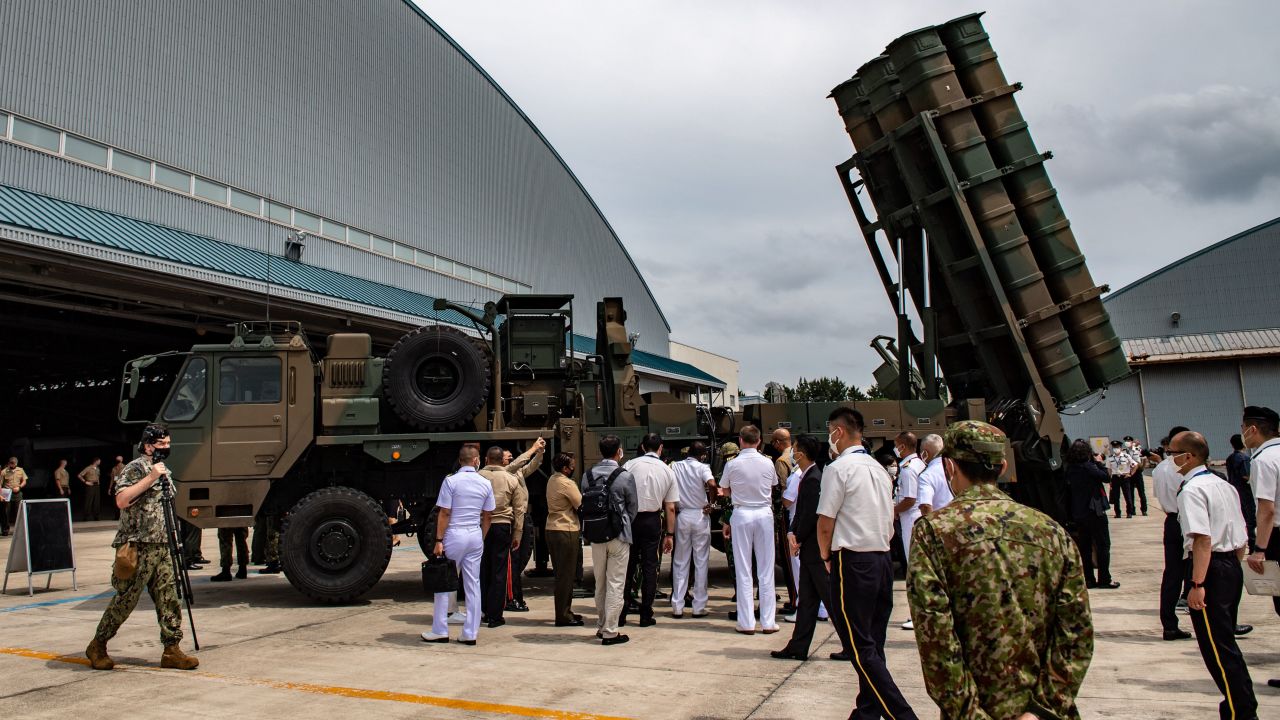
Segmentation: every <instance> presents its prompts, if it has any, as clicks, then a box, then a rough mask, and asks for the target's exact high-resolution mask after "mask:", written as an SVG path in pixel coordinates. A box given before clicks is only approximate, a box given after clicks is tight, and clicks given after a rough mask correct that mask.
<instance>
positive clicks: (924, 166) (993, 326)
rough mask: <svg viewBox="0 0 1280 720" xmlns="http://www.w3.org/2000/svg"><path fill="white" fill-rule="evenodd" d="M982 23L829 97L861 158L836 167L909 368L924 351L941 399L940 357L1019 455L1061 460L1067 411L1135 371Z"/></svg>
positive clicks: (892, 53)
mask: <svg viewBox="0 0 1280 720" xmlns="http://www.w3.org/2000/svg"><path fill="white" fill-rule="evenodd" d="M979 18H980V14H974V15H967V16H964V17H962V18H958V19H956V20H953V21H951V22H949V23H946V24H945V25H942V26H938V27H930V28H924V29H921V30H917V31H914V32H911V33H908V34H906V35H904V36H902V37H900V38H898V39H897V40H895V41H894V42H892V43H890V45H889V47H888V48H887V49H886V53H885V54H884V55H881V56H880V57H877V58H875V59H873V60H872V61H870V62H868V63H867V64H865V65H863V66H862V67H861V68H859V70H858V73H857V74H855V75H854V76H853V77H852V78H851V79H850V80H848V81H846V82H844V83H842V84H841V85H839V86H837V87H836V88H835V89H834V90H833V91H832V93H831V97H832V98H833V99H835V101H836V104H837V107H838V108H839V112H840V115H841V117H842V118H843V119H844V122H845V128H846V130H847V131H848V133H849V136H850V138H851V139H852V140H853V143H854V146H855V148H856V149H857V151H858V152H857V153H856V154H855V155H854V156H853V157H852V158H850V159H849V160H848V161H846V162H844V163H841V164H840V165H839V166H838V167H837V172H838V174H839V177H840V181H841V184H842V185H843V187H844V189H845V193H846V195H847V197H848V199H849V202H850V205H851V206H852V208H853V211H854V214H855V216H856V217H857V220H858V224H859V226H860V228H861V230H862V234H863V237H864V239H865V240H866V242H867V247H868V249H869V250H870V252H871V256H872V260H873V262H874V264H875V266H876V269H877V272H878V274H879V276H880V279H881V282H882V283H883V285H884V287H885V291H886V293H887V294H888V295H889V298H890V300H891V301H892V302H893V303H894V305H895V309H896V311H897V314H898V321H899V338H900V342H899V347H898V352H899V366H901V367H906V366H908V364H907V361H908V359H910V358H913V359H914V360H915V363H916V367H918V368H919V369H920V372H921V375H922V379H923V384H924V385H925V393H926V397H936V395H930V394H929V393H936V388H935V387H934V379H933V365H934V359H935V358H936V359H937V362H938V364H939V365H940V367H941V370H942V373H943V376H944V377H945V378H946V381H947V384H948V386H949V388H950V389H951V390H952V392H953V393H954V394H955V395H956V396H958V397H971V398H972V397H980V398H984V399H986V400H987V401H988V406H989V407H993V408H995V407H998V408H1001V411H1000V412H999V413H998V414H999V415H1000V416H1001V418H1002V419H1003V420H1004V423H1003V424H1006V425H1009V426H1008V427H1005V428H1004V429H1005V431H1006V432H1007V433H1008V434H1009V435H1010V437H1011V439H1013V440H1014V441H1015V444H1019V445H1021V446H1022V447H1021V448H1020V453H1019V454H1020V455H1023V454H1028V451H1029V454H1030V455H1031V456H1032V457H1033V458H1035V459H1041V460H1047V461H1048V464H1049V466H1050V467H1056V466H1057V465H1058V449H1059V447H1060V445H1061V440H1062V438H1063V431H1062V427H1061V421H1060V418H1059V417H1058V413H1057V412H1056V411H1057V409H1059V408H1061V407H1063V406H1066V405H1069V404H1071V403H1074V402H1077V401H1079V400H1080V399H1082V398H1084V397H1086V396H1088V395H1090V394H1092V393H1093V392H1096V391H1098V390H1100V389H1103V388H1105V387H1106V386H1107V385H1108V384H1110V383H1113V382H1115V381H1116V380H1119V379H1121V378H1123V377H1126V376H1127V375H1128V374H1130V370H1129V367H1128V363H1127V361H1126V360H1125V358H1124V354H1123V351H1122V350H1121V347H1120V341H1119V339H1118V338H1117V337H1116V335H1115V332H1114V331H1113V330H1112V328H1111V324H1110V318H1109V317H1108V316H1107V314H1106V311H1105V310H1104V309H1103V307H1102V304H1101V301H1100V300H1099V296H1100V295H1101V294H1102V293H1103V292H1105V290H1106V288H1105V287H1096V286H1094V284H1093V281H1092V278H1091V277H1090V275H1089V272H1088V269H1087V267H1086V266H1085V263H1084V258H1083V256H1082V255H1081V254H1080V252H1079V248H1078V246H1077V245H1076V243H1075V239H1074V237H1073V236H1072V235H1071V233H1070V229H1069V226H1070V223H1069V222H1067V220H1066V217H1065V214H1064V213H1062V210H1061V207H1060V206H1059V205H1058V202H1057V199H1056V195H1057V193H1056V191H1055V190H1053V187H1052V185H1051V184H1050V183H1049V181H1048V174H1047V173H1046V172H1045V170H1044V166H1043V163H1044V161H1045V160H1047V159H1049V158H1050V157H1052V155H1051V154H1050V153H1041V152H1039V151H1037V150H1036V148H1035V145H1034V143H1032V142H1031V140H1030V135H1029V133H1027V130H1026V123H1025V121H1023V119H1022V117H1021V115H1020V114H1019V113H1018V111H1017V106H1016V103H1014V102H1013V99H1012V98H1013V93H1015V92H1016V91H1017V90H1019V89H1021V85H1020V84H1010V83H1008V82H1007V81H1006V80H1005V78H1004V75H1003V72H1002V71H1001V70H1000V69H999V65H998V63H997V61H996V56H995V52H994V51H993V50H992V49H991V45H990V42H989V38H988V36H987V34H986V33H985V31H984V30H983V28H982V25H981V22H980V20H979ZM953 55H954V57H955V58H957V60H955V62H956V64H955V65H953V64H952V62H953ZM855 170H856V171H857V175H858V176H859V177H855V174H854V171H855ZM863 190H866V191H867V195H868V196H869V198H870V200H871V202H872V204H873V206H874V208H875V212H876V219H875V220H872V219H871V218H870V217H869V216H868V213H867V211H866V209H865V208H864V206H863V203H862V202H861V200H860V194H861V193H862V191H863ZM881 232H883V233H884V236H885V238H886V239H887V240H888V243H887V247H888V248H889V250H888V252H886V251H885V249H884V246H883V245H882V244H881V243H880V242H879V241H878V234H879V233H881ZM890 256H892V258H893V260H894V261H895V263H896V266H897V277H896V278H895V277H894V273H893V272H892V271H891V265H890ZM908 296H909V297H910V300H911V301H912V302H913V304H914V306H915V309H916V310H917V312H918V314H919V315H920V318H921V321H922V337H921V338H919V339H917V338H916V337H915V335H914V333H913V329H912V328H911V323H910V320H909V318H908V317H907V315H906V307H907V306H906V303H907V298H908ZM1039 438H1045V439H1047V440H1048V441H1049V443H1048V445H1049V447H1039V448H1037V447H1035V446H1037V445H1039V444H1040V443H1038V442H1037V440H1038V439H1039Z"/></svg>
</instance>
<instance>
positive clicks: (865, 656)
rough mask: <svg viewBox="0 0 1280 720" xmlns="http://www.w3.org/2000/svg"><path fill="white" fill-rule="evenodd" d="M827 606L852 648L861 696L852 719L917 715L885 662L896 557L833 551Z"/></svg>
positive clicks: (898, 718) (900, 718) (843, 639)
mask: <svg viewBox="0 0 1280 720" xmlns="http://www.w3.org/2000/svg"><path fill="white" fill-rule="evenodd" d="M831 559H832V563H831V599H832V603H833V605H834V606H828V607H829V608H830V611H831V619H832V621H833V622H834V623H835V626H836V633H837V634H839V635H840V641H841V643H842V644H844V645H845V646H846V647H850V648H851V649H852V650H853V653H852V656H853V669H854V672H856V673H857V674H858V697H857V699H856V700H855V702H854V706H853V713H852V714H850V715H849V717H850V719H851V720H853V719H856V718H880V717H892V718H894V720H915V718H916V714H915V712H914V711H912V709H911V706H910V705H908V704H907V701H906V698H904V697H902V692H901V691H899V690H898V685H897V684H896V683H895V682H894V681H893V676H892V675H890V674H889V667H888V665H886V664H885V658H884V642H885V634H886V630H887V628H888V627H889V615H890V614H891V613H892V612H893V561H892V560H890V558H889V553H888V552H887V551H886V552H854V551H852V550H840V551H838V552H833V553H832V554H831Z"/></svg>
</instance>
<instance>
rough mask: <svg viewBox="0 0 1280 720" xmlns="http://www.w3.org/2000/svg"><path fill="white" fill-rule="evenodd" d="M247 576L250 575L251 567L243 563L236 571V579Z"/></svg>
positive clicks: (242, 578)
mask: <svg viewBox="0 0 1280 720" xmlns="http://www.w3.org/2000/svg"><path fill="white" fill-rule="evenodd" d="M247 577H249V568H247V567H245V566H244V565H241V566H240V569H239V570H237V571H236V579H237V580H244V579H245V578H247Z"/></svg>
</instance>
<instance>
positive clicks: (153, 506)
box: [94, 456, 182, 646]
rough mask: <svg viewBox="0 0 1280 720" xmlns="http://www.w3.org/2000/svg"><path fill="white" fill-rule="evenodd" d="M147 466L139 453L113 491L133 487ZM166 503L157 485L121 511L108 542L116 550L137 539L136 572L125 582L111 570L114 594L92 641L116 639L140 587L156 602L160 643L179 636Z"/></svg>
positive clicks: (171, 641)
mask: <svg viewBox="0 0 1280 720" xmlns="http://www.w3.org/2000/svg"><path fill="white" fill-rule="evenodd" d="M151 464H152V463H151V460H150V458H148V457H146V456H142V457H138V458H136V459H135V460H134V461H133V462H131V463H129V464H128V465H126V466H125V467H124V471H123V472H121V473H120V477H119V478H118V480H117V482H116V488H117V490H119V489H123V488H127V487H129V486H130V485H134V484H136V483H138V482H139V481H141V480H142V478H144V477H146V476H147V475H149V474H150V473H151ZM164 502H165V500H164V496H163V495H162V494H161V492H160V486H159V484H156V485H152V486H151V487H150V488H149V489H148V490H147V491H146V492H144V493H143V494H142V496H141V497H139V498H138V499H137V500H136V501H135V502H134V503H133V504H132V505H130V506H129V507H127V508H125V509H124V510H122V511H121V512H120V528H119V530H117V531H116V536H115V539H114V540H112V542H111V546H112V547H115V548H118V547H120V546H121V545H123V544H125V543H129V542H132V543H137V546H138V570H137V572H136V573H135V574H134V576H133V577H132V578H129V579H127V580H122V579H120V578H117V577H115V576H114V574H113V576H112V578H111V587H113V588H115V591H116V594H115V596H114V597H112V598H111V603H110V604H109V605H107V609H106V611H105V612H104V613H103V614H102V620H101V622H99V623H98V630H97V632H96V633H95V634H94V639H95V640H97V641H99V642H102V643H106V642H107V641H108V640H110V639H111V638H113V637H115V634H116V632H117V631H119V630H120V626H121V625H122V624H124V621H125V620H126V619H128V617H129V614H130V613H132V612H133V608H134V607H135V606H136V605H137V604H138V598H139V597H141V595H142V590H143V588H146V590H147V594H148V595H150V596H151V601H152V602H153V603H154V604H155V606H156V620H157V621H158V622H159V624H160V640H161V642H162V643H163V644H164V645H166V646H168V645H175V644H177V643H178V641H180V640H182V607H181V605H180V604H179V602H178V586H177V580H176V578H174V575H173V561H172V559H171V558H170V557H169V548H168V545H167V542H168V539H167V538H166V536H165V524H164Z"/></svg>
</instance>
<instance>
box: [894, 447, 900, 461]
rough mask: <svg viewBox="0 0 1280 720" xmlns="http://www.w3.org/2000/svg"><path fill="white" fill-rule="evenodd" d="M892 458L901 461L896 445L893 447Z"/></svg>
mask: <svg viewBox="0 0 1280 720" xmlns="http://www.w3.org/2000/svg"><path fill="white" fill-rule="evenodd" d="M893 456H894V457H896V458H898V459H899V460H901V459H902V451H901V450H899V449H898V446H897V445H894V446H893Z"/></svg>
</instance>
